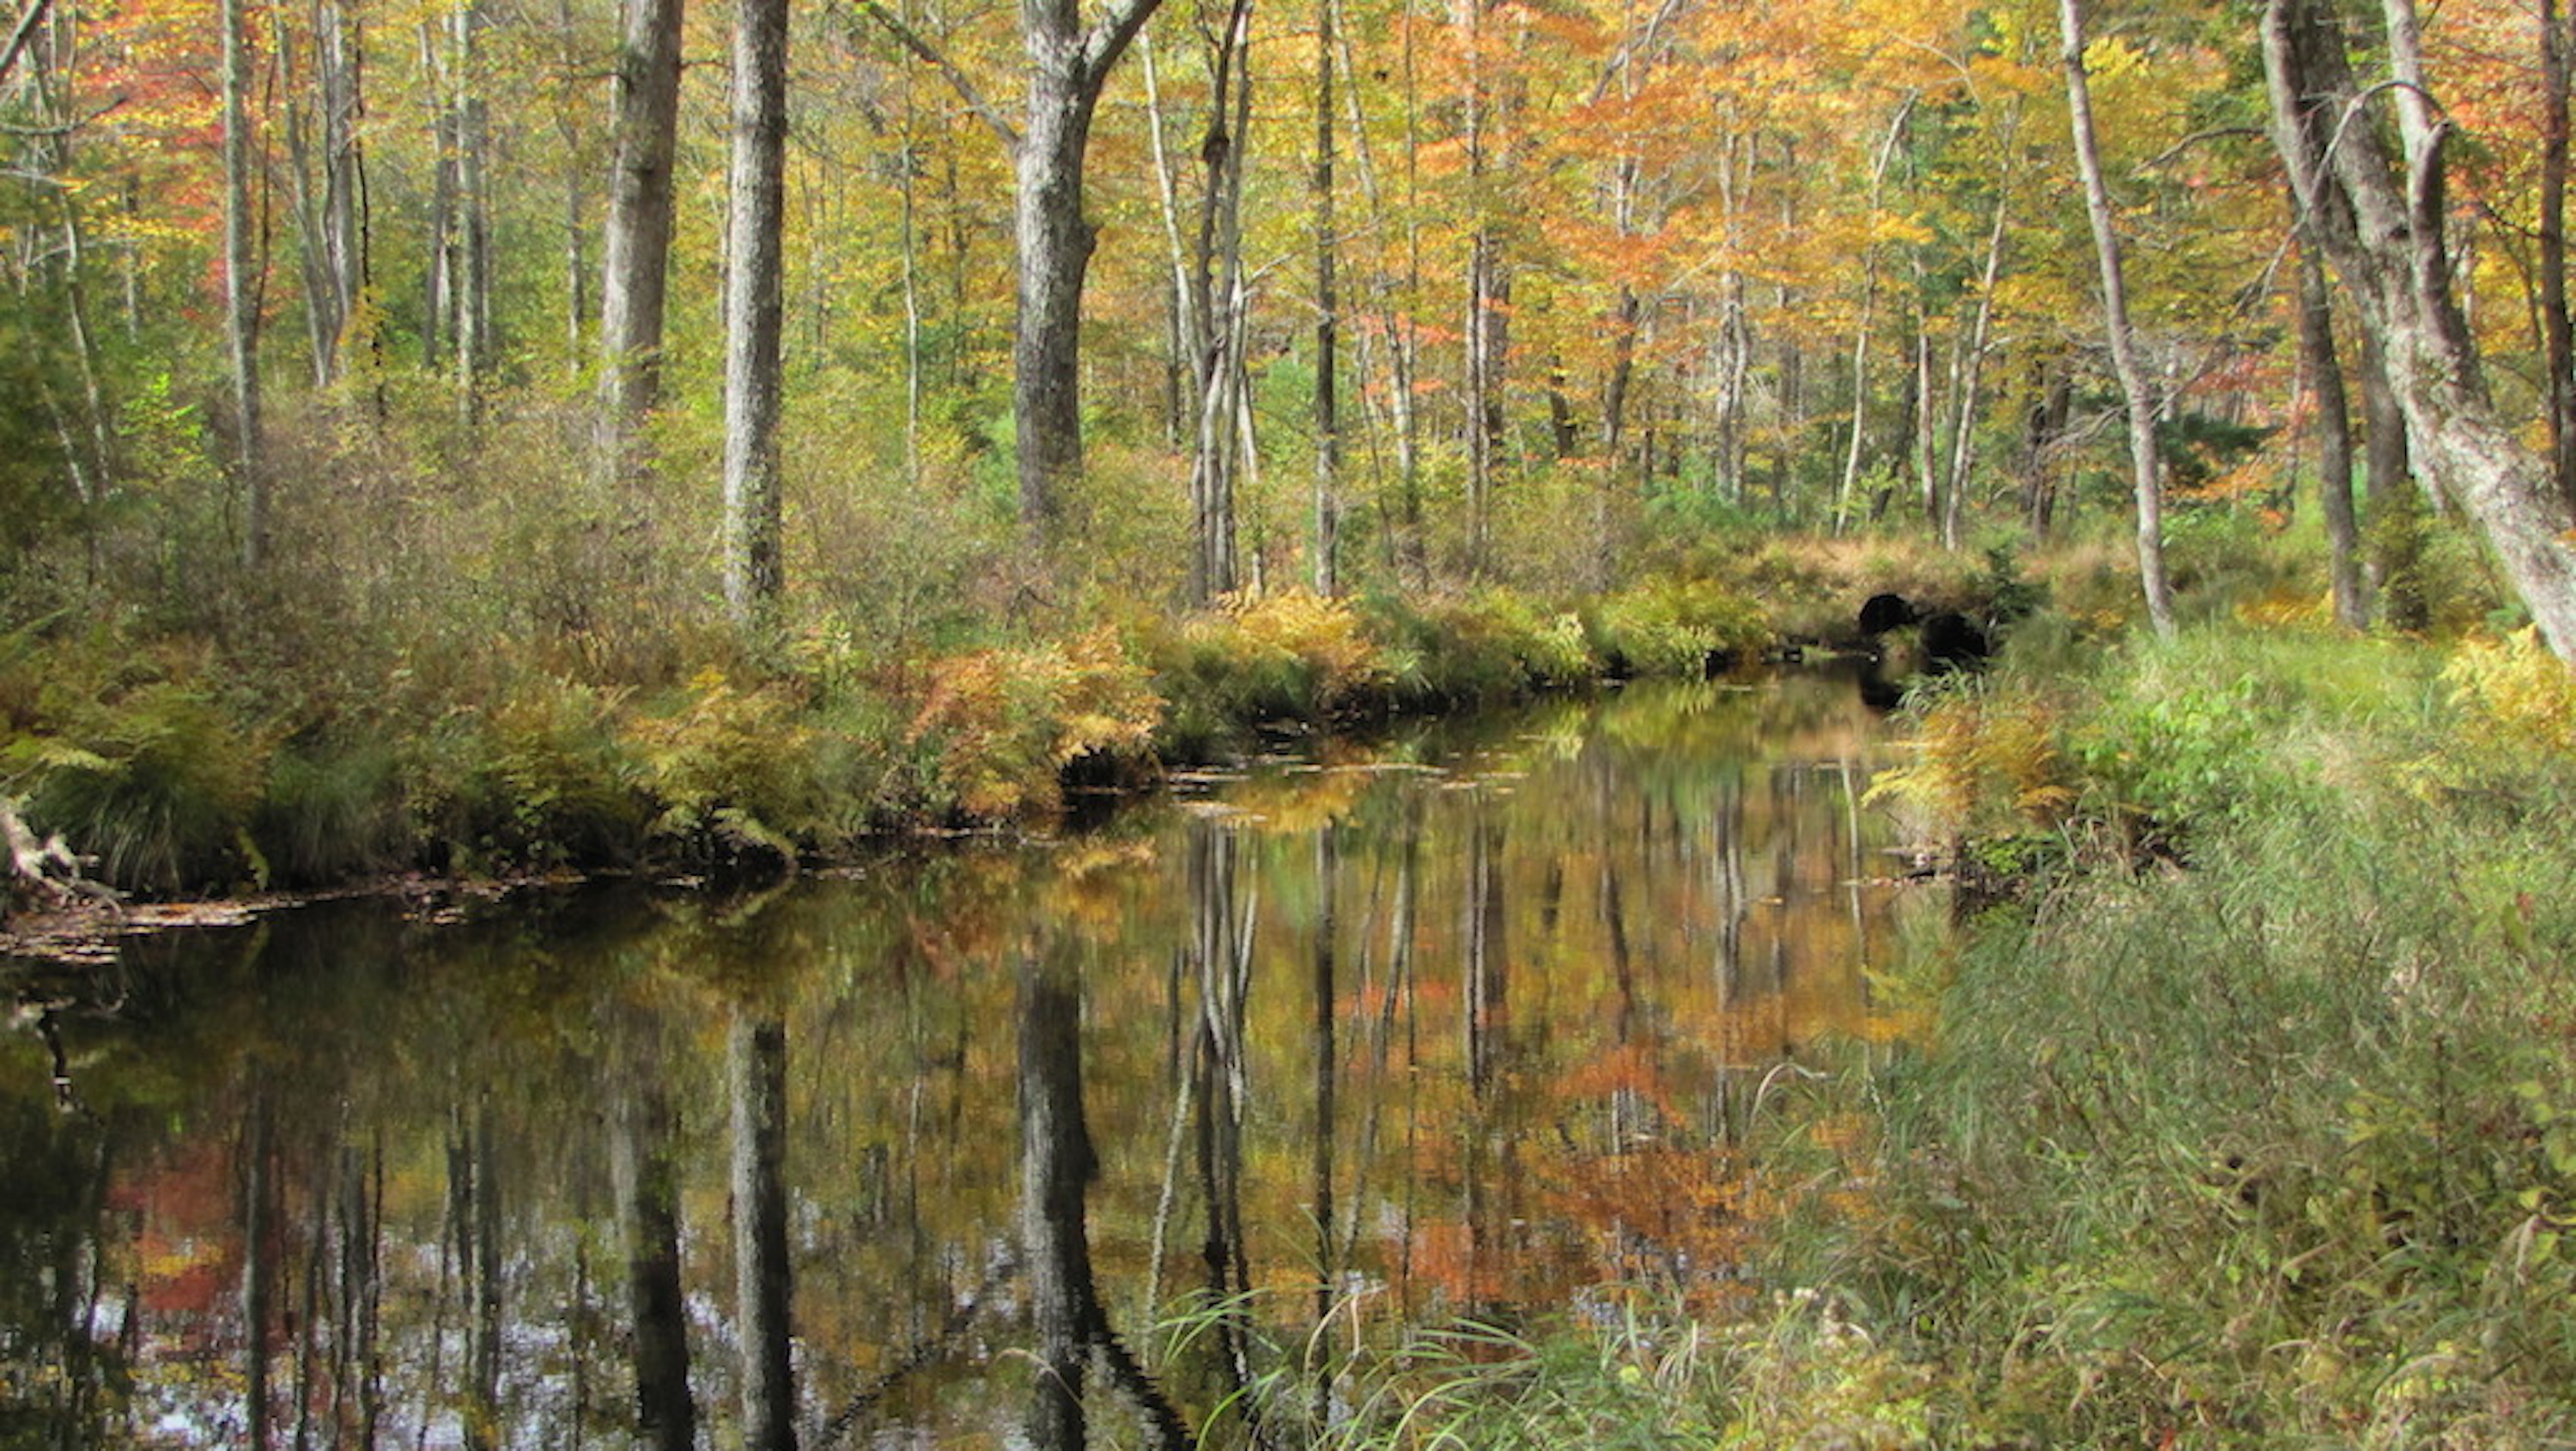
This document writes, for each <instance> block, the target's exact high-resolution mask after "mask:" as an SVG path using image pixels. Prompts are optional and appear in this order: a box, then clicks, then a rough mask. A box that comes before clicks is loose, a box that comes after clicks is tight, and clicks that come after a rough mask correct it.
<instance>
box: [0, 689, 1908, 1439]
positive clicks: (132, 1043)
mask: <svg viewBox="0 0 2576 1451" xmlns="http://www.w3.org/2000/svg"><path fill="white" fill-rule="evenodd" d="M1873 732H1874V725H1873V722H1872V717H1871V715H1870V713H1869V712H1868V711H1867V710H1866V708H1865V707H1864V706H1862V704H1861V703H1860V702H1859V700H1858V699H1857V697H1856V694H1855V693H1854V691H1853V689H1852V686H1851V684H1850V683H1849V682H1848V681H1842V682H1836V681H1830V680H1821V679H1793V680H1790V681H1787V682H1783V683H1782V684H1780V685H1779V686H1778V687H1776V688H1766V689H1761V690H1752V691H1746V690H1735V689H1727V688H1724V687H1717V686H1701V687H1691V688H1677V689H1671V690H1661V689H1659V690H1654V691H1639V692H1635V693H1632V694H1629V695H1625V696H1621V697H1617V698H1614V699H1610V700H1607V701H1603V702H1597V703H1557V704H1554V705H1551V706H1548V707H1546V708H1543V709H1541V710H1538V711H1535V712H1533V713H1530V714H1527V715H1524V716H1519V717H1515V718H1513V719H1512V720H1510V721H1509V722H1506V723H1500V724H1494V723H1488V724H1487V725H1486V726H1485V728H1484V730H1483V732H1482V733H1481V734H1478V733H1454V734H1439V733H1432V734H1426V735H1424V736H1422V737H1419V738H1416V739H1408V740H1403V741H1398V742H1395V743H1392V744H1390V745H1386V746H1383V747H1381V748H1378V749H1376V750H1373V751H1370V752H1366V753H1353V754H1349V755H1336V756H1333V757H1331V758H1328V759H1324V760H1297V761H1279V762H1270V763H1264V764H1263V765H1261V766H1260V767H1259V768H1257V769H1253V770H1250V771H1247V772H1244V773H1241V776H1240V779H1235V780H1230V781H1226V782H1223V783H1221V784H1217V785H1214V786H1211V787H1209V788H1208V789H1206V790H1205V791H1203V792H1195V793H1192V794H1191V796H1190V798H1189V799H1187V800H1184V801H1181V802H1178V803H1175V804H1173V805H1171V806H1169V807H1166V808H1160V809H1151V810H1141V811H1134V812H1129V813H1125V814H1122V815H1121V816H1119V817H1118V818H1117V819H1116V820H1115V821H1114V822H1113V824H1112V825H1111V826H1110V827H1109V828H1107V829H1106V830H1104V831H1102V832H1099V833H1095V834H1090V835H1085V836H1081V837H1077V838H1070V839H1067V840H1066V841H1063V842H1060V843H1056V844H1053V845H1051V846H1046V847H1029V848H1004V847H999V846H988V847H983V848H978V849H971V850H962V851H958V852H954V853H947V854H942V855H939V856H937V857H935V858H934V859H930V860H925V861H917V862H912V863H908V864H893V863H889V864H886V865H884V866H881V867H878V868H874V869H871V870H869V871H866V872H863V873H857V874H852V875H848V876H842V877H835V878H832V879H828V880H818V881H807V882H801V883H797V884H793V885H792V886H790V887H789V888H787V889H783V890H780V891H776V892H773V893H770V894H767V895H765V896H762V897H759V898H756V899H746V900H737V901H715V900H709V899H706V898H702V897H691V896H666V895H657V894H654V893H651V892H647V891H643V890H640V889H633V888H627V889H619V890H614V891H600V892H590V893H584V894H579V895H576V896H571V897H567V898H564V899H561V900H555V901H548V902H542V903H533V904H520V905H514V906H513V908H512V909H511V910H510V911H509V912H507V913H506V914H495V915H491V916H488V917H486V918H483V919H482V920H477V921H474V922H470V923H468V924H466V925H463V926H446V927H437V928H431V927H425V926H420V925H416V924H411V923H406V922H404V921H401V920H399V919H398V918H396V917H393V916H391V915H388V914H386V913H383V912H379V911H376V910H374V909H372V908H363V907H343V908H333V909H327V910H316V911H313V912H309V913H306V914H302V915H299V916H296V917H292V918H280V919H276V920H273V921H271V922H270V923H268V924H267V925H265V926H263V927H260V928H258V929H254V930H250V931H245V932H241V933H235V934H229V935H223V936H209V937H203V938H198V939H195V940H192V941H185V942H182V941H177V940H172V941H168V942H162V943H154V944H149V945H145V946H141V947H138V948H137V949H135V950H134V952H133V953H132V954H131V955H130V960H129V962H128V964H127V971H128V973H129V975H130V978H131V992H130V993H129V994H128V995H127V997H126V998H125V1000H124V1001H123V1002H122V1003H121V1004H119V1005H118V1006H117V1007H116V1009H115V1010H114V1011H84V1009H83V1007H82V1005H81V1004H79V1003H78V1002H73V1001H66V1002H63V1003H60V1004H57V1005H55V1008H56V1011H55V1012H54V1013H53V1014H52V1017H51V1019H50V1022H51V1024H52V1032H53V1041H59V1042H60V1043H61V1045H62V1048H63V1068H64V1072H65V1073H66V1074H67V1075H68V1076H69V1077H70V1078H71V1080H72V1081H73V1084H74V1087H75V1089H76V1092H77V1094H78V1099H79V1103H78V1106H77V1108H75V1109H73V1110H70V1111H65V1110H62V1109H59V1108H58V1107H57V1106H56V1102H55V1090H54V1087H53V1080H54V1076H55V1060H54V1056H53V1047H52V1042H51V1041H49V1040H48V1039H47V1038H46V1037H45V1036H44V1035H42V1034H38V1033H35V1032H22V1033H15V1034H11V1035H8V1036H7V1037H5V1038H0V1143H4V1144H5V1153H6V1156H7V1157H6V1162H7V1163H8V1165H9V1166H10V1175H11V1181H12V1182H11V1184H10V1186H9V1188H8V1191H7V1193H6V1195H5V1196H0V1285H5V1286H6V1288H5V1289H0V1317H5V1318H0V1337H5V1338H0V1347H5V1348H4V1349H0V1376H5V1377H6V1381H5V1389H6V1392H7V1394H6V1395H5V1396H4V1397H0V1443H5V1444H16V1443H18V1442H19V1441H29V1442H34V1443H40V1444H58V1445H123V1444H154V1445H242V1444H261V1445H269V1446H288V1445H292V1446H296V1447H308V1446H366V1447H373V1446H385V1445H401V1446H406V1447H428V1446H481V1445H495V1446H531V1447H534V1446H544V1447H585V1446H591V1445H617V1446H628V1445H635V1444H638V1443H639V1442H640V1443H641V1444H643V1445H647V1446H653V1447H662V1448H674V1447H689V1446H695V1445H700V1444H707V1443H710V1442H712V1443H715V1444H725V1445H731V1444H745V1445H751V1446H760V1447H774V1446H790V1445H803V1446H805V1447H808V1448H812V1447H829V1446H844V1445H858V1444H873V1445H903V1444H919V1445H929V1444H934V1443H935V1444H940V1445H949V1444H959V1443H964V1444H994V1445H998V1444H1032V1445H1036V1446H1040V1447H1067V1448H1070V1447H1079V1446H1081V1445H1084V1444H1086V1443H1090V1442H1097V1441H1102V1440H1114V1441H1117V1442H1121V1443H1133V1442H1139V1441H1141V1442H1146V1443H1149V1444H1155V1445H1167V1446H1168V1445H1180V1444H1183V1443H1185V1442H1189V1441H1191V1440H1193V1439H1194V1438H1196V1439H1204V1440H1205V1441H1207V1442H1209V1443H1217V1442H1225V1443H1231V1442H1234V1441H1237V1440H1240V1439H1243V1438H1244V1437H1246V1436H1258V1437H1259V1438H1260V1439H1263V1440H1265V1441H1267V1442H1269V1443H1271V1444H1293V1441H1294V1426H1293V1424H1291V1423H1292V1422H1293V1421H1294V1420H1295V1419H1296V1418H1297V1417H1299V1416H1303V1415H1307V1414H1310V1413H1312V1412H1313V1411H1314V1410H1315V1408H1316V1407H1318V1406H1320V1405H1322V1404H1323V1403H1324V1402H1325V1401H1326V1400H1327V1399H1328V1398H1329V1396H1330V1395H1331V1393H1332V1389H1333V1386H1332V1379H1331V1377H1332V1371H1333V1365H1334V1363H1335V1362H1334V1355H1335V1353H1336V1351H1337V1349H1338V1350H1346V1349H1347V1348H1348V1347H1349V1346H1350V1345H1351V1344H1352V1343H1354V1342H1357V1341H1364V1340H1367V1339H1369V1338H1371V1337H1383V1336H1387V1335H1390V1334H1392V1333H1393V1332H1394V1330H1395V1329H1396V1328H1397V1327H1400V1326H1401V1325H1403V1324H1406V1323H1420V1322H1425V1321H1437V1320H1442V1319H1445V1318H1448V1317H1453V1316H1458V1315H1466V1314H1473V1315H1478V1316H1481V1317H1486V1318H1495V1319H1508V1318H1510V1317H1512V1316H1515V1315H1517V1314H1519V1313H1521V1311H1522V1310H1523V1309H1524V1307H1531V1306H1545V1305H1561V1304H1566V1303H1569V1302H1573V1301H1575V1300H1577V1299H1581V1298H1591V1297H1597V1296H1599V1295H1600V1294H1602V1293H1603V1291H1602V1288H1601V1287H1603V1286H1608V1285H1616V1284H1620V1283H1640V1282H1654V1283H1658V1284H1661V1285H1664V1286H1666V1287H1668V1288H1669V1289H1671V1290H1673V1291H1676V1292H1678V1293H1682V1294H1686V1295H1690V1296H1694V1297H1696V1298H1699V1299H1701V1300H1703V1301H1707V1302H1712V1303H1713V1302H1716V1301H1719V1300H1722V1299H1724V1298H1725V1297H1726V1296H1728V1295H1730V1294H1733V1293H1737V1292H1739V1286H1738V1285H1737V1283H1736V1273H1737V1272H1736V1270H1735V1266H1736V1264H1737V1262H1738V1260H1739V1257H1740V1251H1741V1247H1742V1245H1743V1243H1744V1241H1745V1236H1746V1235H1747V1234H1749V1233H1753V1232H1757V1231H1758V1229H1759V1223H1758V1215H1757V1214H1756V1213H1755V1210H1754V1206H1755V1204H1756V1203H1757V1201H1758V1187H1759V1167H1760V1166H1758V1165H1754V1164H1748V1163H1747V1162H1746V1161H1745V1159H1744V1157H1743V1155H1742V1154H1741V1153H1739V1152H1737V1145H1738V1143H1739V1139H1740V1134H1741V1130H1742V1127H1743V1123H1744V1118H1745V1115H1746V1114H1747V1113H1748V1112H1749V1111H1750V1109H1751V1106H1752V1104H1753V1103H1754V1101H1755V1099H1756V1098H1757V1097H1758V1095H1759V1086H1760V1083H1761V1080H1762V1078H1763V1076H1764V1075H1765V1074H1768V1073H1770V1072H1771V1071H1773V1070H1774V1068H1775V1067H1776V1065H1777V1064H1778V1063H1779V1062H1780V1061H1781V1060H1782V1059H1783V1058H1784V1057H1787V1056H1792V1055H1794V1054H1796V1053H1797V1052H1798V1051H1799V1050H1800V1049H1801V1047H1802V1046H1803V1045H1805V1044H1808V1043H1810V1042H1812V1041H1814V1040H1815V1039H1816V1038H1818V1037H1819V1036H1821V1035H1824V1034H1827V1033H1836V1032H1841V1033H1852V1032H1861V1033H1866V1032H1874V1031H1880V1030H1881V1025H1880V1024H1878V1023H1877V1022H1876V1021H1875V1020H1874V1018H1873V1016H1872V1014H1871V1009H1870V1005H1869V1001H1868V996H1867V992H1866V987H1865V983H1866V978H1865V975H1864V973H1865V969H1866V968H1867V967H1868V966H1869V964H1870V961H1871V958H1872V954H1873V953H1874V952H1877V951H1879V950H1882V949H1883V945H1884V944H1885V943H1887V942H1888V941H1889V940H1890V936H1891V933H1892V931H1893V924H1892V920H1891V914H1892V912H1893V911H1894V910H1896V902H1895V899H1894V897H1893V895H1892V893H1891V891H1890V890H1889V889H1887V888H1885V887H1884V886H1881V885H1878V884H1876V883H1874V882H1873V881H1872V880H1871V879H1872V878H1874V877H1877V876H1879V875H1882V874H1881V873H1880V872H1879V871H1878V870H1877V869H1876V865H1875V858H1874V853H1875V852H1876V851H1877V850H1878V849H1879V846H1880V835H1879V832H1880V828H1879V827H1878V825H1877V823H1875V822H1874V820H1873V819H1872V817H1871V815H1870V813H1868V812H1866V811H1864V810H1862V809H1861V808H1860V807H1859V805H1858V803H1857V800H1856V797H1855V793H1856V790H1857V788H1858V787H1859V785H1860V783H1862V782H1864V781H1865V780H1866V779H1867V774H1868V770H1869V766H1870V764H1871V752H1872V750H1873V749H1874V746H1873V740H1874V734H1873ZM1175 1326H1179V1327H1183V1328H1184V1330H1185V1332H1186V1333H1175V1332H1174V1331H1173V1327H1175ZM1319 1331H1320V1332H1321V1333H1319ZM1248 1389H1249V1390H1250V1391H1251V1392H1252V1393H1247V1391H1248ZM1219 1408H1222V1409H1221V1410H1220V1409H1219ZM1265 1418H1266V1420H1267V1423H1265Z"/></svg>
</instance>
